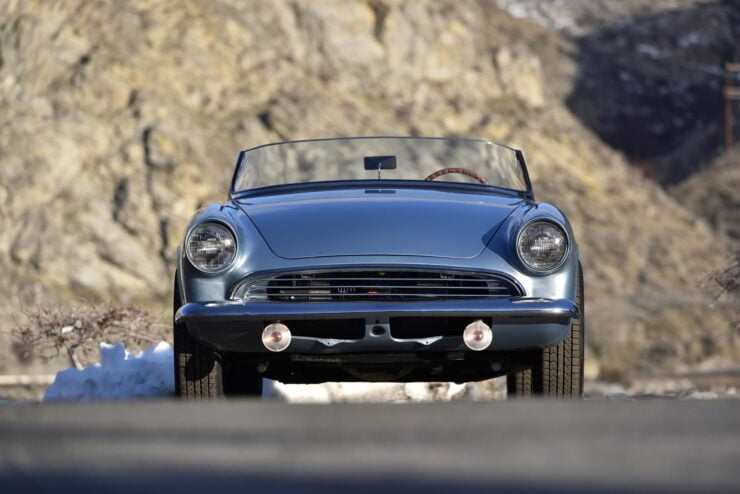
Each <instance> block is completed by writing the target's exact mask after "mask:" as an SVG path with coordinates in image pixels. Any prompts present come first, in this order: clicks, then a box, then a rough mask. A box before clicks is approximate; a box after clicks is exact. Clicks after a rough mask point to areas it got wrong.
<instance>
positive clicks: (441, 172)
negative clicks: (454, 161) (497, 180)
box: [424, 168, 488, 185]
mask: <svg viewBox="0 0 740 494" xmlns="http://www.w3.org/2000/svg"><path fill="white" fill-rule="evenodd" d="M450 173H461V174H462V175H467V176H468V177H472V178H474V179H476V180H477V181H478V182H480V183H482V184H483V185H488V181H487V180H486V179H485V178H483V177H481V176H480V175H478V174H477V173H475V172H474V171H473V170H468V169H467V168H442V169H441V170H438V171H436V172H434V173H432V174H431V175H429V176H428V177H427V178H425V179H424V180H434V179H435V178H438V177H441V176H442V175H447V174H450Z"/></svg>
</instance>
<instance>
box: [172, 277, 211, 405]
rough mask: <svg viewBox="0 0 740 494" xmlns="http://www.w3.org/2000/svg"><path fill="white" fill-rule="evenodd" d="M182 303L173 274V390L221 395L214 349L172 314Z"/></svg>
mask: <svg viewBox="0 0 740 494" xmlns="http://www.w3.org/2000/svg"><path fill="white" fill-rule="evenodd" d="M180 305H182V301H181V298H180V289H179V285H178V283H177V275H175V290H174V299H173V314H172V315H173V318H172V330H173V342H174V354H175V355H174V357H175V358H174V360H175V394H176V395H177V396H179V397H180V398H182V399H185V400H213V399H217V398H221V397H223V396H224V388H223V374H222V372H221V363H220V362H219V361H218V359H217V358H216V354H215V352H213V351H212V350H210V349H209V348H207V347H205V346H203V345H201V344H200V343H198V341H196V340H195V338H193V337H192V336H191V335H190V333H189V332H188V328H187V327H186V326H185V324H177V323H175V320H174V314H175V313H176V312H177V309H178V308H179V307H180Z"/></svg>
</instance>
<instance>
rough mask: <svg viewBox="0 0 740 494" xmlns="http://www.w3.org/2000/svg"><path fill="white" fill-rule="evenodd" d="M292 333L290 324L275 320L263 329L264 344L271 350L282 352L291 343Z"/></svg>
mask: <svg viewBox="0 0 740 494" xmlns="http://www.w3.org/2000/svg"><path fill="white" fill-rule="evenodd" d="M290 339H291V334H290V330H289V329H288V326H286V325H285V324H283V323H279V322H274V323H272V324H268V325H267V326H265V329H264V330H262V344H263V345H265V348H267V349H268V350H270V351H271V352H282V351H283V350H285V349H286V348H288V345H290Z"/></svg>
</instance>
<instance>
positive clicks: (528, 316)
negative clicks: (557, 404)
mask: <svg viewBox="0 0 740 494" xmlns="http://www.w3.org/2000/svg"><path fill="white" fill-rule="evenodd" d="M398 317H425V318H426V317H429V318H434V317H471V318H478V319H482V320H483V321H485V322H487V323H488V324H490V325H491V327H492V328H493V344H492V345H491V346H490V347H489V348H488V350H486V351H511V350H533V349H537V348H544V347H546V346H551V345H556V344H558V343H559V342H560V341H562V340H563V339H564V338H565V337H566V335H567V334H568V330H569V329H570V324H571V320H572V319H573V318H577V317H580V315H579V313H578V307H577V306H576V304H575V303H573V302H572V301H570V300H566V299H561V300H552V299H541V298H536V299H535V298H517V299H503V300H493V301H492V300H465V301H445V302H438V301H435V302H339V303H332V302H313V303H312V302H306V303H281V302H230V301H229V302H212V303H196V302H191V303H187V304H185V305H183V306H182V307H180V309H179V310H178V311H177V313H176V315H175V320H176V321H177V322H178V323H185V324H186V325H187V328H188V330H189V332H190V334H191V335H192V336H193V337H194V338H196V339H197V340H199V341H200V342H202V343H204V344H206V345H208V346H210V347H212V348H215V349H217V350H220V351H225V352H249V353H270V352H268V350H266V349H265V348H264V347H263V346H262V343H261V333H262V330H263V328H264V327H265V325H266V324H269V323H270V322H274V321H282V322H285V323H286V324H287V325H288V327H290V321H301V320H326V319H335V320H341V319H358V318H363V319H365V320H366V322H367V327H368V328H370V327H372V326H373V325H377V324H378V323H380V324H381V325H383V324H385V325H388V326H389V331H387V332H386V333H384V334H382V335H373V334H372V333H371V332H370V331H369V330H368V331H366V332H365V336H364V337H363V338H361V339H352V340H344V339H325V338H314V337H307V336H295V337H294V338H293V340H292V342H291V345H290V347H288V349H287V350H286V351H285V352H284V353H290V354H342V353H362V352H386V353H404V352H421V351H430V352H452V351H467V350H468V349H467V347H466V346H465V344H464V343H463V340H462V332H463V329H464V328H460V334H459V336H438V337H436V336H435V337H426V338H419V339H398V338H394V337H393V336H392V333H393V328H392V321H391V319H392V318H398Z"/></svg>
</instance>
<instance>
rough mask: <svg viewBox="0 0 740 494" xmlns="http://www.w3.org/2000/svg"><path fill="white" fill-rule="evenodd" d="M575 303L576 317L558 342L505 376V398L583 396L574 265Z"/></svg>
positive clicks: (581, 321)
mask: <svg viewBox="0 0 740 494" xmlns="http://www.w3.org/2000/svg"><path fill="white" fill-rule="evenodd" d="M576 305H578V312H579V314H580V317H579V318H578V319H574V320H573V322H572V323H571V326H570V332H569V333H568V336H566V337H565V339H564V340H563V341H562V342H560V344H558V345H555V346H552V347H548V348H545V349H544V350H542V351H541V352H538V353H537V355H536V356H535V357H534V360H533V362H532V366H531V367H530V368H529V369H526V370H523V371H520V372H517V373H515V374H510V375H508V376H506V388H507V396H508V398H531V397H532V396H545V397H550V398H581V397H582V396H583V362H584V361H583V357H584V353H583V350H584V330H585V316H584V311H583V309H584V296H583V269H582V268H581V264H580V263H579V264H578V279H577V284H576Z"/></svg>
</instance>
